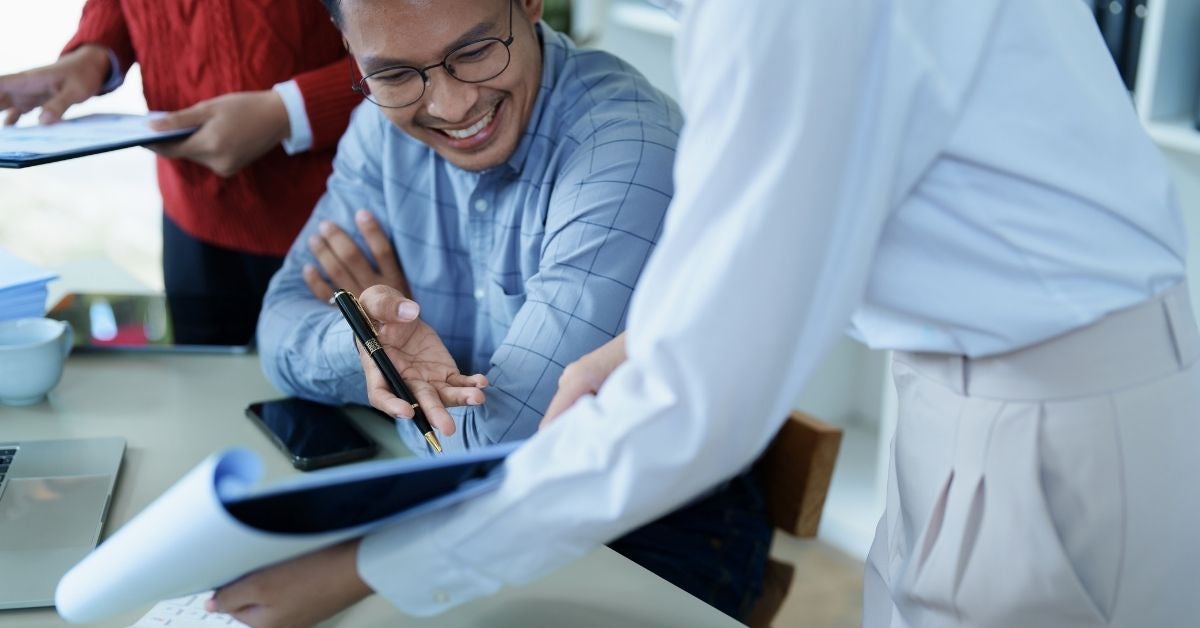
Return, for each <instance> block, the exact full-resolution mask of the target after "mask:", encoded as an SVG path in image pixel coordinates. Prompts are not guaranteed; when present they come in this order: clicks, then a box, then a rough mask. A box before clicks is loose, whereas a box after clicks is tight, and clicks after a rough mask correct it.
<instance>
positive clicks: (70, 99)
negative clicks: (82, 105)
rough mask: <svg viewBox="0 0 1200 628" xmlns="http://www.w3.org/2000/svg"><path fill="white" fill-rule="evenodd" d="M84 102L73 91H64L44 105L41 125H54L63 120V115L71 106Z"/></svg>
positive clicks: (40, 117) (60, 91)
mask: <svg viewBox="0 0 1200 628" xmlns="http://www.w3.org/2000/svg"><path fill="white" fill-rule="evenodd" d="M82 100H84V98H80V97H79V96H78V95H77V94H75V93H73V91H72V90H69V89H62V90H59V91H58V92H57V93H55V94H54V95H53V96H51V97H50V99H49V100H47V101H46V102H44V103H42V113H41V114H40V115H39V116H38V123H39V124H54V123H55V122H58V121H59V120H62V117H63V114H64V113H66V112H67V109H69V108H70V107H71V105H73V104H75V103H77V102H80V101H82Z"/></svg>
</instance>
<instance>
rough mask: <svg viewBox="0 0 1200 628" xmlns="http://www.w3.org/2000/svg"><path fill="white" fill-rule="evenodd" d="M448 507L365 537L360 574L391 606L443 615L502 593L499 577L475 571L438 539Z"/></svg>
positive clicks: (420, 613)
mask: <svg viewBox="0 0 1200 628" xmlns="http://www.w3.org/2000/svg"><path fill="white" fill-rule="evenodd" d="M456 510H457V509H456V508H453V507H452V508H448V509H442V510H438V511H435V512H432V513H429V514H427V515H424V516H418V517H417V518H415V519H410V520H408V521H403V522H399V523H397V524H396V525H394V526H390V527H387V528H383V529H382V530H379V531H377V532H374V533H372V534H369V535H367V536H365V537H363V540H362V544H361V545H359V547H358V574H359V576H361V577H362V579H363V581H364V582H366V583H367V585H369V586H370V587H371V588H372V589H374V590H375V592H376V593H378V594H379V595H381V596H383V597H384V598H385V599H387V601H388V602H390V603H391V604H392V605H393V606H395V607H396V608H398V609H400V610H401V611H404V612H405V613H408V614H410V615H415V616H417V617H429V616H431V615H437V614H439V613H443V612H445V611H447V610H449V609H451V608H453V607H455V606H458V605H459V604H462V603H464V602H468V601H470V600H473V599H476V598H480V597H485V596H488V595H492V594H494V593H495V592H496V591H499V590H500V588H501V586H502V583H501V581H500V580H498V579H496V578H493V577H489V576H487V575H485V574H482V573H479V572H477V571H472V570H470V569H468V568H466V567H465V565H463V564H462V563H461V562H455V560H454V558H455V557H454V555H453V554H452V553H451V552H449V551H447V549H446V548H445V547H443V546H441V544H439V543H438V542H437V534H436V532H437V530H438V529H439V528H440V527H441V525H440V524H441V522H443V521H446V519H447V517H450V516H452V513H454V512H455V511H456Z"/></svg>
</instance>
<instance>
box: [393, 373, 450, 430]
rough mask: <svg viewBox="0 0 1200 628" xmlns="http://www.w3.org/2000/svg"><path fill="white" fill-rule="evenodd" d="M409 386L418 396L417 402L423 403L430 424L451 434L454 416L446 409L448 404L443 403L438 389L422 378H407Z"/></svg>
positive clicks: (406, 381) (422, 407) (422, 406)
mask: <svg viewBox="0 0 1200 628" xmlns="http://www.w3.org/2000/svg"><path fill="white" fill-rule="evenodd" d="M405 383H406V384H408V388H409V389H410V390H412V394H413V395H414V396H416V398H417V403H419V404H421V410H422V411H423V412H424V413H425V418H426V419H429V424H430V425H432V426H433V429H435V430H437V431H439V432H441V433H442V434H445V435H446V436H449V435H451V434H453V433H454V418H453V417H451V416H450V413H449V412H447V411H446V406H445V405H443V404H442V397H441V395H439V394H438V391H436V390H434V388H433V386H431V385H430V384H429V382H425V381H421V380H405Z"/></svg>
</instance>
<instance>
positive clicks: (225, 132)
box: [148, 89, 292, 177]
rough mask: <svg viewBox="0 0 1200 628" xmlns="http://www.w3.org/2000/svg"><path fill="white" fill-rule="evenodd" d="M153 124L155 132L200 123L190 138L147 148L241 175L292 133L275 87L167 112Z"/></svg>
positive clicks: (219, 173)
mask: <svg viewBox="0 0 1200 628" xmlns="http://www.w3.org/2000/svg"><path fill="white" fill-rule="evenodd" d="M150 126H151V128H153V129H154V130H156V131H171V130H174V129H187V128H193V127H196V128H197V131H196V132H195V133H193V134H192V135H191V136H190V137H188V138H187V139H185V140H180V141H178V142H166V143H162V144H152V145H150V146H148V148H149V149H150V150H152V151H154V152H156V153H158V154H159V155H162V156H163V157H169V158H171V159H187V160H188V161H194V162H196V163H198V164H200V165H202V166H204V167H206V168H208V169H209V170H212V171H213V172H215V173H217V176H221V177H231V176H233V175H234V174H237V172H238V171H239V170H241V169H242V168H244V167H245V166H246V165H247V164H249V163H250V162H252V161H254V160H255V159H258V158H259V157H261V156H262V155H263V153H266V152H267V151H269V150H271V149H272V148H275V147H276V146H278V145H279V143H280V142H282V141H283V140H286V139H287V138H289V137H291V134H292V128H291V125H290V124H289V122H288V114H287V108H286V107H284V106H283V99H281V98H280V97H279V94H276V93H275V91H274V90H270V89H268V90H263V91H258V92H237V93H233V94H225V95H224V96H217V97H216V98H212V99H209V100H205V101H203V102H201V103H198V104H196V105H193V106H191V107H188V108H187V109H181V110H179V111H176V112H174V113H170V114H167V115H165V116H163V117H161V118H159V119H157V120H154V121H152V122H151V123H150Z"/></svg>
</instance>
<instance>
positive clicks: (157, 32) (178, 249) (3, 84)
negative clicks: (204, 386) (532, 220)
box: [0, 0, 359, 344]
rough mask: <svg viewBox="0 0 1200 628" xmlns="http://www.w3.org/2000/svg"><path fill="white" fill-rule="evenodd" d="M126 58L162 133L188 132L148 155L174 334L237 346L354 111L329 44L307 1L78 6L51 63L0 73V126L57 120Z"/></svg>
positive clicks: (334, 46)
mask: <svg viewBox="0 0 1200 628" xmlns="http://www.w3.org/2000/svg"><path fill="white" fill-rule="evenodd" d="M135 62H136V63H139V64H140V65H141V69H142V77H143V84H144V89H145V95H146V102H147V104H148V105H149V107H150V109H151V110H152V111H171V112H174V113H172V114H171V115H169V116H167V117H166V118H164V119H163V120H161V121H160V122H159V123H158V125H159V126H160V128H164V129H165V128H172V127H193V126H194V127H198V131H197V132H196V133H195V134H194V135H192V136H191V137H189V138H188V139H186V140H184V141H181V142H177V143H174V144H168V145H161V146H158V147H156V148H155V151H156V152H158V153H159V155H160V157H159V159H158V182H159V188H160V189H161V192H162V197H163V208H164V212H165V216H164V218H163V274H164V282H165V285H166V291H167V296H168V298H169V299H170V302H171V310H172V317H173V319H174V323H175V333H176V339H177V341H178V342H181V343H186V344H246V343H248V342H250V341H251V340H252V339H253V335H254V326H255V323H256V321H257V318H258V311H259V309H260V307H261V304H262V295H263V293H264V292H265V291H266V287H267V282H268V281H269V280H270V278H271V276H272V275H273V274H274V273H275V271H276V270H277V269H278V268H279V265H280V263H281V262H282V259H283V255H284V254H285V253H286V252H287V250H288V247H289V246H291V244H292V241H293V240H294V239H295V237H296V234H297V233H299V231H300V227H301V226H302V225H303V224H304V222H305V220H306V219H307V218H308V215H309V213H310V212H311V211H312V208H313V206H314V205H315V204H316V202H317V199H318V198H319V197H320V196H321V194H322V193H323V192H324V190H325V180H326V178H328V176H329V173H330V172H331V170H332V165H331V164H332V160H333V154H334V150H335V149H336V146H337V141H338V139H339V138H340V137H341V134H342V132H343V131H344V130H345V128H346V124H347V122H348V120H349V116H350V111H351V110H352V109H353V108H354V107H355V106H356V105H357V104H358V102H359V97H358V95H357V94H355V93H354V92H353V91H352V90H351V89H350V84H351V77H350V76H349V72H350V70H349V69H348V68H349V67H350V64H349V61H348V60H347V57H346V51H345V49H344V48H343V46H342V41H341V36H340V35H339V34H338V31H337V29H335V28H334V26H333V24H331V23H330V21H329V16H328V15H327V14H326V13H325V12H324V9H322V7H321V5H320V3H319V2H314V1H306V0H260V1H258V2H229V3H225V2H198V1H196V0H191V1H189V0H169V1H164V0H88V2H87V3H86V5H85V6H84V9H83V16H82V18H81V19H80V23H79V29H78V31H77V32H76V34H75V37H74V38H72V39H71V41H70V43H68V44H67V46H66V48H65V49H64V51H63V55H62V56H61V57H60V58H59V60H58V61H57V62H55V63H53V64H51V65H48V66H45V67H41V68H36V69H33V70H29V71H26V72H22V73H20V74H14V75H10V76H3V77H0V110H6V115H5V123H6V124H12V123H15V122H16V119H17V118H19V117H20V116H21V115H22V114H24V113H26V112H28V111H30V110H32V109H34V108H36V107H41V108H42V114H41V118H40V119H41V121H42V122H43V123H52V122H54V121H57V120H58V119H59V118H60V117H61V116H62V114H63V112H64V111H65V110H66V109H67V108H68V107H70V106H71V105H73V104H75V103H78V102H82V101H84V100H86V99H88V98H90V97H92V96H95V95H97V94H101V93H105V92H107V91H110V90H112V89H115V88H116V87H117V86H118V85H120V83H121V80H122V79H123V77H124V75H125V73H126V72H127V71H128V70H129V68H130V66H132V65H133V64H134V63H135Z"/></svg>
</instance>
